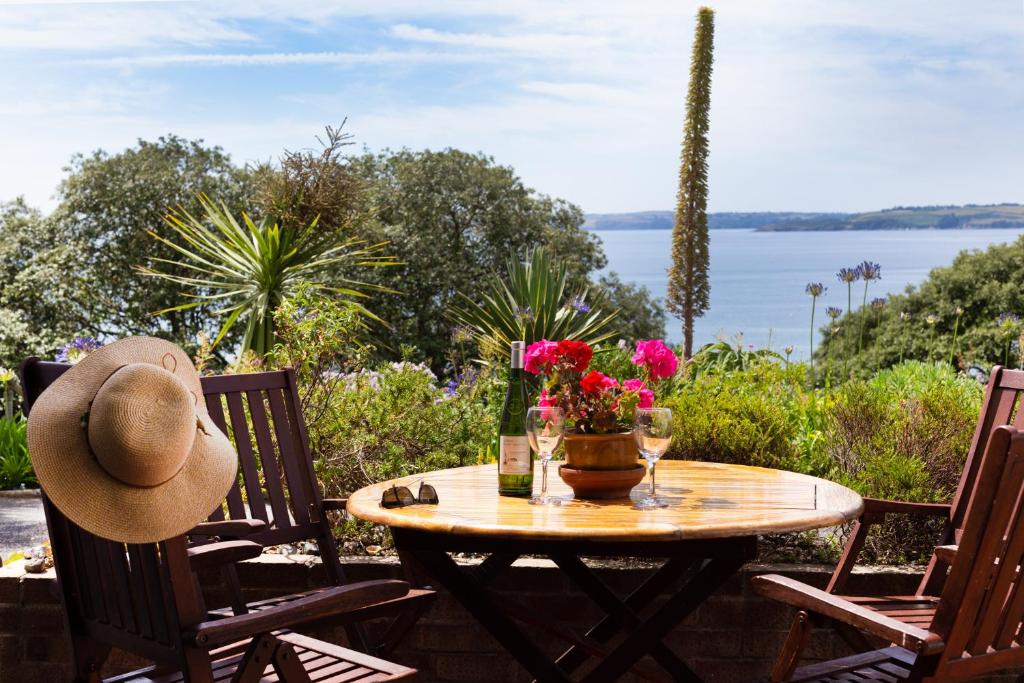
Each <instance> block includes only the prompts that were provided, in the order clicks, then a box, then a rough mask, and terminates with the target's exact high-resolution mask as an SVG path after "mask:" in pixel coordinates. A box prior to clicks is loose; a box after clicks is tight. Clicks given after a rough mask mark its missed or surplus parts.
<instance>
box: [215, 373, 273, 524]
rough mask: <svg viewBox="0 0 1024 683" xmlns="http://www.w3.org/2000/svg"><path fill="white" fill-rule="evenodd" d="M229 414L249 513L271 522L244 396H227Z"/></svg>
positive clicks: (234, 394) (236, 394)
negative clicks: (264, 499)
mask: <svg viewBox="0 0 1024 683" xmlns="http://www.w3.org/2000/svg"><path fill="white" fill-rule="evenodd" d="M226 396H227V401H228V414H229V415H230V416H231V430H232V432H233V433H234V435H235V450H236V451H237V452H238V463H239V465H240V466H241V468H242V480H243V481H244V482H245V492H246V493H247V494H248V495H247V496H246V497H247V498H248V499H249V512H250V513H251V514H252V516H253V517H255V518H257V519H262V520H263V521H264V522H267V521H269V518H268V517H267V507H266V505H264V503H263V489H262V488H261V487H260V473H259V467H258V466H257V465H256V458H255V457H254V456H253V452H252V443H251V441H250V439H249V422H248V420H246V419H245V408H244V407H243V406H242V396H241V394H238V393H234V392H233V393H230V394H227V395H226Z"/></svg>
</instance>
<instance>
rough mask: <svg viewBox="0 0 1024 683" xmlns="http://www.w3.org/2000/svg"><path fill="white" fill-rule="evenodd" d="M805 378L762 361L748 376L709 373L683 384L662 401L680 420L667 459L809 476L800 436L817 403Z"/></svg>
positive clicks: (747, 372)
mask: <svg viewBox="0 0 1024 683" xmlns="http://www.w3.org/2000/svg"><path fill="white" fill-rule="evenodd" d="M801 377H802V375H801V372H800V371H799V368H797V367H796V366H794V367H793V368H786V367H783V366H782V365H780V364H777V363H773V362H770V361H764V360H762V361H758V362H752V363H751V364H750V365H749V366H748V368H747V370H745V371H735V372H731V371H730V372H705V373H702V374H699V375H697V376H696V377H695V378H693V379H692V380H691V381H689V382H681V383H679V385H678V386H677V389H676V391H675V392H673V393H671V394H669V395H667V396H662V397H659V404H660V405H663V406H665V407H667V408H671V409H672V413H673V417H674V419H675V436H674V438H673V441H672V446H671V448H670V450H669V453H668V456H667V457H669V458H678V459H690V460H704V461H709V462H726V463H736V464H742V465H758V466H762V467H776V468H781V469H787V470H796V471H805V470H806V469H808V467H809V463H808V462H806V461H805V460H806V458H805V457H804V454H803V453H801V450H800V448H799V439H798V435H799V433H800V422H801V420H802V419H803V413H804V412H805V411H806V410H807V404H808V403H810V402H811V401H812V400H813V399H812V397H810V396H808V395H807V394H806V392H805V391H804V390H803V389H802V387H801Z"/></svg>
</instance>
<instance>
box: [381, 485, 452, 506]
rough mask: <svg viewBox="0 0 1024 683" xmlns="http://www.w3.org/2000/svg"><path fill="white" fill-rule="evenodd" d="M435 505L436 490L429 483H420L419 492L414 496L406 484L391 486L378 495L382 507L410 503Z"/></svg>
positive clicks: (436, 500)
mask: <svg viewBox="0 0 1024 683" xmlns="http://www.w3.org/2000/svg"><path fill="white" fill-rule="evenodd" d="M417 503H420V504H422V505H437V504H438V499H437V491H436V490H434V487H433V486H431V485H430V484H420V490H419V492H418V493H417V494H416V495H415V496H414V495H412V491H410V490H409V487H408V486H392V487H391V488H389V489H387V490H386V491H384V493H383V494H382V495H381V497H380V506H381V507H382V508H388V509H392V508H404V507H408V506H410V505H416V504H417Z"/></svg>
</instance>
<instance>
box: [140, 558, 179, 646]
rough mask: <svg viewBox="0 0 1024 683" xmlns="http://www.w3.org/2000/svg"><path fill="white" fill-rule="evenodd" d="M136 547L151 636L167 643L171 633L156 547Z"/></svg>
mask: <svg viewBox="0 0 1024 683" xmlns="http://www.w3.org/2000/svg"><path fill="white" fill-rule="evenodd" d="M137 548H138V550H139V555H140V556H141V559H142V561H141V562H140V563H139V570H140V571H141V572H142V582H143V584H144V585H145V587H146V605H147V607H148V608H149V613H150V615H151V619H152V625H153V638H154V639H155V640H156V641H157V642H159V643H167V642H170V638H171V634H170V629H169V627H168V624H167V602H166V600H165V594H164V587H163V581H162V580H161V577H160V565H159V562H158V559H157V555H156V547H155V546H151V545H144V546H137Z"/></svg>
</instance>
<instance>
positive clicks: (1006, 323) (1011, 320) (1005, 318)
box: [996, 313, 1020, 329]
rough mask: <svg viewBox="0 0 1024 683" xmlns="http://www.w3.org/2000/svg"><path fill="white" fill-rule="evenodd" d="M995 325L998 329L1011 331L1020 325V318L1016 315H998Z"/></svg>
mask: <svg viewBox="0 0 1024 683" xmlns="http://www.w3.org/2000/svg"><path fill="white" fill-rule="evenodd" d="M996 324H997V325H999V326H1000V327H1005V328H1007V329H1012V328H1014V327H1016V326H1017V325H1019V324H1020V316H1019V315H1017V314H1016V313H1000V314H999V317H998V318H996Z"/></svg>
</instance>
